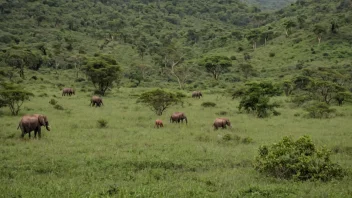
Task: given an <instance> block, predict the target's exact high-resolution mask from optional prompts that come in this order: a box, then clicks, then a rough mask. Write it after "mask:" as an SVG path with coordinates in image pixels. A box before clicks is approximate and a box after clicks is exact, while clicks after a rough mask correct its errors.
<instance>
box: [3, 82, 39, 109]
mask: <svg viewBox="0 0 352 198" xmlns="http://www.w3.org/2000/svg"><path fill="white" fill-rule="evenodd" d="M0 88H1V89H0V106H8V107H9V108H10V111H11V113H12V115H18V112H19V111H20V110H21V106H22V104H23V102H24V101H26V100H29V98H30V97H31V96H34V95H33V93H31V92H28V91H25V90H24V89H23V88H22V87H21V86H18V85H15V84H6V83H2V84H1V85H0Z"/></svg>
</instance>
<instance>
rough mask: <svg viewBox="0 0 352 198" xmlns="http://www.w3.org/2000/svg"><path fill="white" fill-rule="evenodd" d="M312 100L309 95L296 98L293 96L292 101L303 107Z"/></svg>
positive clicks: (296, 96)
mask: <svg viewBox="0 0 352 198" xmlns="http://www.w3.org/2000/svg"><path fill="white" fill-rule="evenodd" d="M310 100H312V97H311V96H309V95H303V94H302V95H295V96H292V99H291V101H292V102H293V103H294V104H296V105H297V106H301V105H303V104H304V103H306V102H308V101H310Z"/></svg>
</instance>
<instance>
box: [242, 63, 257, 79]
mask: <svg viewBox="0 0 352 198" xmlns="http://www.w3.org/2000/svg"><path fill="white" fill-rule="evenodd" d="M239 68H240V70H241V71H242V73H243V75H244V77H245V78H246V79H247V78H248V77H249V76H251V75H253V74H255V69H254V68H253V66H252V65H250V64H246V63H243V64H240V65H239Z"/></svg>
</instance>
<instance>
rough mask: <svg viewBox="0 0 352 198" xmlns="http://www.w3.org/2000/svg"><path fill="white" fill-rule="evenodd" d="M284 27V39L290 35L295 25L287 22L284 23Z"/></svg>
mask: <svg viewBox="0 0 352 198" xmlns="http://www.w3.org/2000/svg"><path fill="white" fill-rule="evenodd" d="M283 25H284V27H285V33H286V37H288V36H289V34H290V33H291V29H292V28H293V27H296V23H295V22H294V21H292V20H287V21H285V22H284V24H283Z"/></svg>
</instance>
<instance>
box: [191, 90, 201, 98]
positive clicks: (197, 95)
mask: <svg viewBox="0 0 352 198" xmlns="http://www.w3.org/2000/svg"><path fill="white" fill-rule="evenodd" d="M200 97H203V94H202V92H200V91H194V92H193V93H192V98H198V99H199V98H200Z"/></svg>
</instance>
